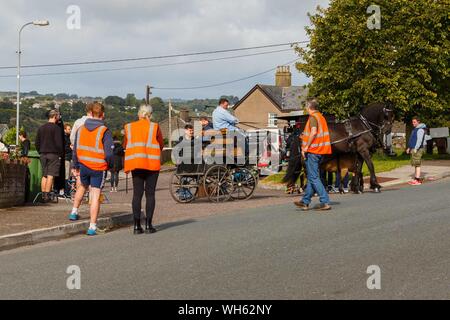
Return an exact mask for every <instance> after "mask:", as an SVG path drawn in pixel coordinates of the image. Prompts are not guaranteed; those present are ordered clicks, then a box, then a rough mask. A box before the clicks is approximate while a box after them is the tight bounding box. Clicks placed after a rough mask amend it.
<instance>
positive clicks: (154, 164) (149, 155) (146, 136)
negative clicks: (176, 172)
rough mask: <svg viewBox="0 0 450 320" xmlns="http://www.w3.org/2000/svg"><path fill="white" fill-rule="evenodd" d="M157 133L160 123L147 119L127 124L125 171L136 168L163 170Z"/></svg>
mask: <svg viewBox="0 0 450 320" xmlns="http://www.w3.org/2000/svg"><path fill="white" fill-rule="evenodd" d="M157 133H158V125H157V124H156V123H154V122H151V121H148V120H146V119H141V120H138V121H135V122H132V123H128V124H127V125H125V136H126V137H127V145H126V146H125V172H130V171H132V170H135V169H144V170H150V171H159V170H161V148H160V145H159V142H158V140H157V138H156V137H157Z"/></svg>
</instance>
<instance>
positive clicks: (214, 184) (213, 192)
mask: <svg viewBox="0 0 450 320" xmlns="http://www.w3.org/2000/svg"><path fill="white" fill-rule="evenodd" d="M203 184H204V187H205V190H206V193H207V195H208V197H209V200H210V201H212V202H225V201H227V200H228V199H230V197H231V193H232V191H233V182H232V177H231V174H230V171H229V170H228V168H227V167H225V166H221V165H215V166H212V167H211V168H209V170H208V171H206V174H205V177H204V179H203Z"/></svg>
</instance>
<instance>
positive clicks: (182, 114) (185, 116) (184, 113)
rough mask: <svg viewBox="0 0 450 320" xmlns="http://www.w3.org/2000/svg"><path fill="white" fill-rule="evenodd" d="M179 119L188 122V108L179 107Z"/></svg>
mask: <svg viewBox="0 0 450 320" xmlns="http://www.w3.org/2000/svg"><path fill="white" fill-rule="evenodd" d="M180 119H181V120H183V121H184V122H190V121H191V119H190V117H189V110H186V109H181V110H180Z"/></svg>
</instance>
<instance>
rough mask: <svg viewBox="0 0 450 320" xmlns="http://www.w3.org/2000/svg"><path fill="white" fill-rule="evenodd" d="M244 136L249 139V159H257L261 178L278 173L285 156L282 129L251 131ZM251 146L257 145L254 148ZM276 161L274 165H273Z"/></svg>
mask: <svg viewBox="0 0 450 320" xmlns="http://www.w3.org/2000/svg"><path fill="white" fill-rule="evenodd" d="M246 134H247V136H248V138H249V149H250V154H249V157H250V159H255V157H256V159H257V163H258V164H259V165H260V164H261V166H260V174H261V176H269V175H272V174H275V173H278V172H280V171H281V169H282V162H283V159H284V157H285V154H286V142H285V136H284V135H285V134H284V132H283V130H282V129H278V128H273V129H272V128H267V129H251V130H247V131H246ZM253 144H258V146H255V145H253ZM273 159H276V163H273V161H272V160H273Z"/></svg>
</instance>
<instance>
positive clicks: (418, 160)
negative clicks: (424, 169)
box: [406, 117, 427, 185]
mask: <svg viewBox="0 0 450 320" xmlns="http://www.w3.org/2000/svg"><path fill="white" fill-rule="evenodd" d="M412 125H413V127H414V130H413V131H412V133H411V137H410V138H409V142H408V149H407V150H406V153H407V154H411V165H412V166H413V167H414V168H415V172H414V174H415V175H414V179H413V180H411V181H410V182H409V184H410V185H421V184H422V179H421V177H420V175H421V165H422V157H423V154H424V150H425V148H426V146H427V126H426V125H425V124H423V123H421V122H420V119H419V118H418V117H414V118H413V119H412Z"/></svg>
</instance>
